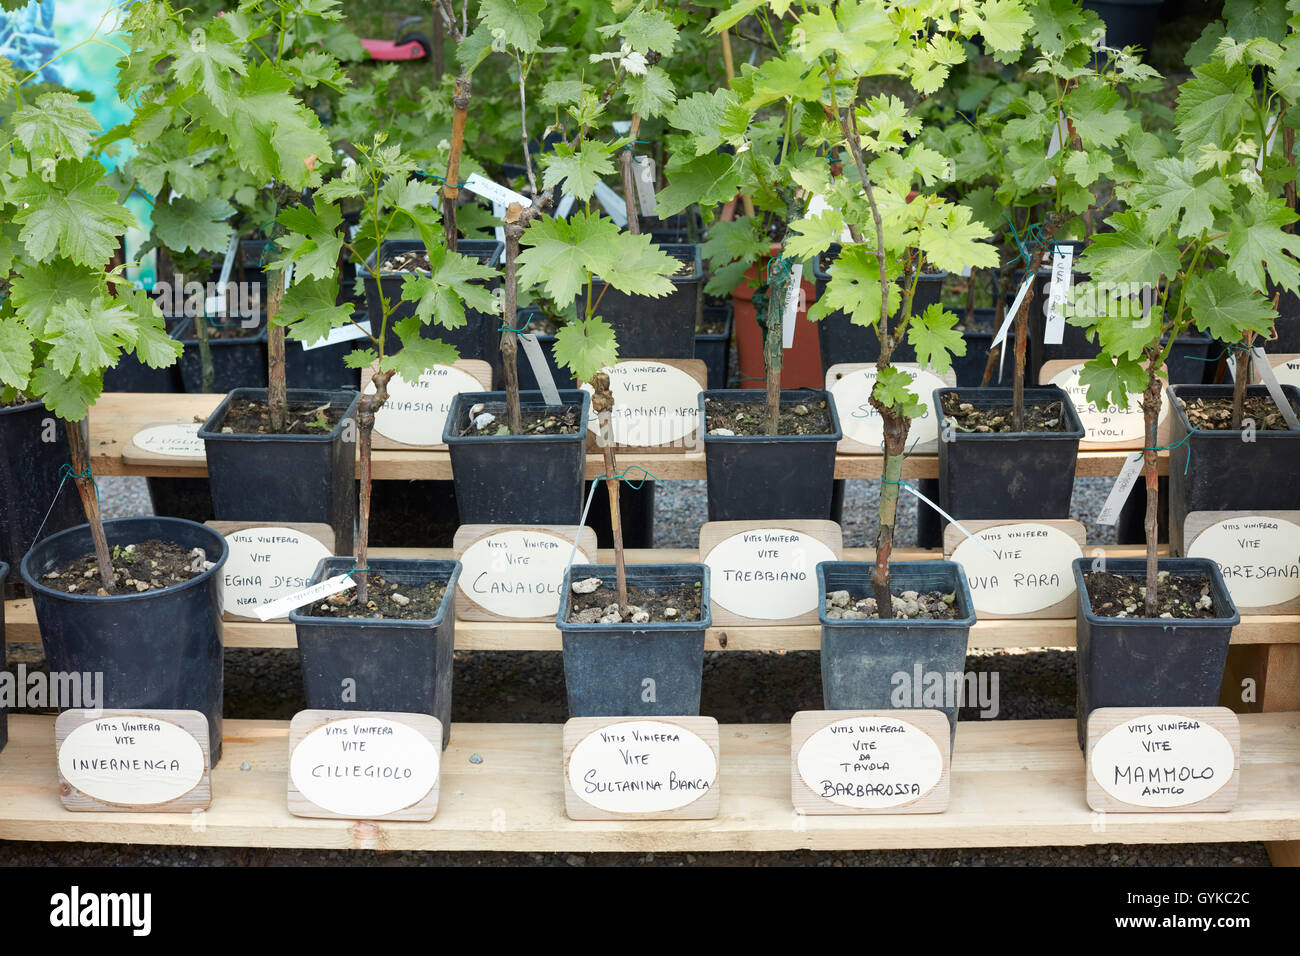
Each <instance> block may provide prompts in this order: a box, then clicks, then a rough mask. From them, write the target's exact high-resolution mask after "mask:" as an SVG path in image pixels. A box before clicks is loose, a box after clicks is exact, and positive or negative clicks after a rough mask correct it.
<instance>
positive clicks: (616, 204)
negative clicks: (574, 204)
mask: <svg viewBox="0 0 1300 956" xmlns="http://www.w3.org/2000/svg"><path fill="white" fill-rule="evenodd" d="M595 196H596V202H598V203H600V208H601V209H603V210H605V215H607V216H609V218H610V219H613V220H614V223H615V224H616V225H618V226H619V227H623V226H626V225H627V203H626V202H624V201H623V197H622V196H620V195H619V194H618V193H616V192H614V190H612V189H610V188H609V187H608V186H606V185H605V184H604V183H596V191H595Z"/></svg>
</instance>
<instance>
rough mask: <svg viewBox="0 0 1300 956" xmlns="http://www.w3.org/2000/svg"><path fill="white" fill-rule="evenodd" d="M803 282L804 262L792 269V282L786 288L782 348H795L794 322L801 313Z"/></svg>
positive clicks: (782, 318) (782, 323)
mask: <svg viewBox="0 0 1300 956" xmlns="http://www.w3.org/2000/svg"><path fill="white" fill-rule="evenodd" d="M802 283H803V263H802V262H797V263H795V265H794V266H793V267H792V268H791V269H790V284H789V285H788V286H786V290H785V314H784V315H782V316H781V348H783V349H792V348H794V323H795V317H796V316H797V315H798V314H799V292H800V289H801V284H802Z"/></svg>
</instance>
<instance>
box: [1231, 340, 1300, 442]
mask: <svg viewBox="0 0 1300 956" xmlns="http://www.w3.org/2000/svg"><path fill="white" fill-rule="evenodd" d="M1250 354H1251V357H1252V358H1253V359H1254V360H1255V367H1256V368H1258V369H1259V377H1260V378H1261V379H1263V381H1264V385H1265V387H1266V388H1268V394H1269V395H1270V396H1272V399H1273V404H1274V405H1276V406H1277V410H1278V411H1279V412H1281V413H1282V417H1283V418H1285V419H1286V425H1287V428H1290V429H1291V430H1292V431H1300V419H1297V418H1296V414H1295V409H1293V408H1292V407H1291V403H1290V402H1289V401H1287V397H1286V395H1285V394H1283V392H1282V386H1281V385H1280V384H1279V383H1278V380H1277V376H1276V375H1274V374H1273V366H1272V365H1270V364H1269V361H1268V356H1266V355H1265V354H1264V350H1263V349H1262V348H1260V347H1259V346H1258V345H1256V346H1255V347H1254V348H1253V349H1251V350H1250ZM1231 364H1232V363H1229V365H1231Z"/></svg>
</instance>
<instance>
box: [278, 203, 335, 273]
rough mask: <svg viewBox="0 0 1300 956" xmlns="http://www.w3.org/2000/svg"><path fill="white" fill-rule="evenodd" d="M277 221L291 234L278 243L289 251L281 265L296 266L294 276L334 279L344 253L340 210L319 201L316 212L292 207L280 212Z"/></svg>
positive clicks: (311, 209) (306, 207)
mask: <svg viewBox="0 0 1300 956" xmlns="http://www.w3.org/2000/svg"><path fill="white" fill-rule="evenodd" d="M278 221H279V223H280V225H282V226H284V228H286V229H288V230H290V234H289V235H288V236H286V237H284V238H282V239H280V240H279V242H280V243H281V244H282V245H283V246H284V247H285V249H286V251H287V255H286V257H285V258H284V259H283V260H282V262H283V263H284V264H285V265H287V264H288V262H289V260H292V261H293V262H294V263H295V265H294V274H295V276H297V277H299V278H307V277H311V278H314V279H331V278H333V277H334V273H335V272H336V271H337V270H338V262H339V253H341V252H342V251H343V236H342V235H341V233H340V232H339V227H340V226H341V225H343V216H342V214H341V213H340V212H339V211H338V207H336V206H333V205H331V204H330V203H325V202H319V201H318V202H317V203H316V204H315V209H313V208H312V207H310V206H307V205H305V204H303V205H298V206H290V207H289V208H287V209H283V210H281V211H280V215H279V217H278Z"/></svg>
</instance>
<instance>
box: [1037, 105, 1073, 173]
mask: <svg viewBox="0 0 1300 956" xmlns="http://www.w3.org/2000/svg"><path fill="white" fill-rule="evenodd" d="M1068 124H1069V120H1067V119H1066V118H1065V113H1064V112H1062V111H1061V110H1057V113H1056V125H1055V126H1053V127H1052V139H1051V142H1049V143H1048V144H1047V158H1048V159H1051V158H1052V157H1053V156H1055V155H1056V154H1057V153H1059V152H1060V151H1061V144H1062V142H1064V140H1065V137H1064V136H1063V135H1062V130H1064V129H1065V128H1066V126H1067V125H1068ZM1043 185H1044V186H1055V185H1056V175H1055V174H1052V175H1051V176H1048V177H1047V181H1046V182H1045V183H1043Z"/></svg>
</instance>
